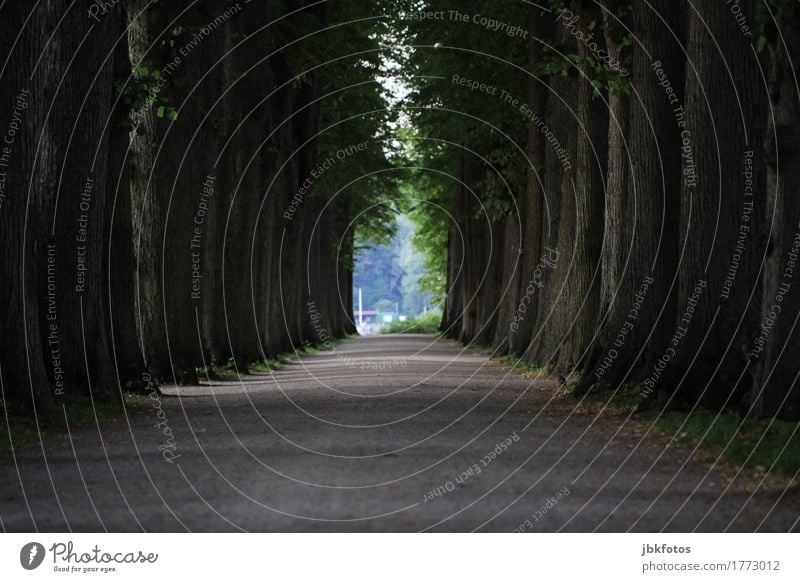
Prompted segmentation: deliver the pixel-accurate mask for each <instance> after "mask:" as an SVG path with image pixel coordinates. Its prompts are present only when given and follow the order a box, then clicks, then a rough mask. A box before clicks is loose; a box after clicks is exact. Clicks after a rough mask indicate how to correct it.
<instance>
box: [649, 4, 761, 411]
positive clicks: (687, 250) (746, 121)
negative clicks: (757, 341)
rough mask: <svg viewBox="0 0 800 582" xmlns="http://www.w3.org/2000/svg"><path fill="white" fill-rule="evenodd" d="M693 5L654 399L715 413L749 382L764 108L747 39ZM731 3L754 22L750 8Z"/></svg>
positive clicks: (725, 19)
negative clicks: (674, 236)
mask: <svg viewBox="0 0 800 582" xmlns="http://www.w3.org/2000/svg"><path fill="white" fill-rule="evenodd" d="M699 6H700V7H698V5H695V6H694V7H693V8H691V7H690V13H689V20H688V29H687V39H688V42H687V51H688V60H689V66H688V67H687V71H686V77H687V78H686V107H685V109H686V127H685V128H684V131H685V133H683V134H682V145H681V147H682V155H683V157H684V160H683V173H684V180H683V187H682V189H681V237H680V244H681V257H680V260H679V266H678V268H679V294H678V301H677V314H678V315H677V324H676V327H675V330H674V332H673V333H674V335H673V338H674V339H673V340H671V344H670V349H674V350H675V352H674V357H673V352H671V351H670V352H667V353H665V356H666V357H667V358H668V359H669V361H668V362H667V363H666V367H665V370H664V379H663V381H662V382H661V383H659V384H658V386H659V387H660V390H659V392H658V393H659V396H660V398H659V402H660V403H661V404H663V405H667V404H674V403H676V402H679V401H686V402H688V403H700V404H703V405H707V406H709V407H714V408H719V407H722V406H725V405H728V404H738V403H739V402H738V401H739V399H740V397H741V395H742V393H743V392H744V391H746V390H748V389H749V388H750V382H751V378H750V374H749V372H748V370H747V361H746V356H747V350H748V348H749V347H750V344H751V341H752V337H753V336H754V335H755V334H757V330H758V326H759V319H760V316H761V313H760V296H759V292H758V291H759V284H760V276H761V273H760V268H759V265H760V263H761V261H762V259H763V257H764V251H765V244H764V241H762V240H760V238H759V237H758V233H759V231H760V225H759V222H760V217H761V216H763V213H764V207H765V202H766V197H765V195H764V191H765V163H764V156H763V155H762V153H761V147H762V144H763V140H764V136H765V126H766V112H767V107H766V95H765V91H764V82H763V79H762V77H761V74H760V72H759V67H758V63H757V57H756V54H755V52H754V51H753V50H752V48H753V47H752V46H751V44H750V40H749V38H748V37H747V36H745V35H744V34H743V32H742V30H741V29H740V28H739V26H738V24H737V22H736V20H735V19H734V18H732V17H731V14H730V13H729V12H728V11H727V10H722V9H720V7H719V6H718V5H716V4H714V5H713V6H711V5H699ZM739 6H740V7H741V9H742V14H744V15H745V17H746V18H747V19H748V21H751V22H754V21H755V18H756V14H755V2H754V1H753V0H747V1H742V2H741V3H740V4H739ZM711 46H713V47H715V50H711V49H710V47H711ZM710 90H713V100H710V101H709V99H711V95H710V93H709V91H710ZM750 171H752V182H748V180H749V177H747V176H745V174H744V173H745V172H750Z"/></svg>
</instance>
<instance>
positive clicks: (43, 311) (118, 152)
mask: <svg viewBox="0 0 800 582" xmlns="http://www.w3.org/2000/svg"><path fill="white" fill-rule="evenodd" d="M336 4H337V6H336V7H332V6H331V7H329V6H327V5H325V4H320V3H317V2H310V1H309V2H304V3H299V4H298V3H297V2H284V1H281V0H274V1H270V2H252V3H238V4H237V3H230V2H223V1H221V0H200V1H198V2H193V3H189V4H188V5H185V4H181V3H169V2H145V1H140V0H125V1H122V2H116V3H113V6H112V5H111V4H109V5H108V6H106V7H104V9H103V10H96V9H95V10H92V11H87V9H86V6H84V5H81V4H77V3H76V4H75V5H69V6H67V5H66V4H61V3H40V4H35V5H30V6H28V5H27V4H25V3H22V2H11V3H7V4H5V5H3V6H2V7H0V15H1V16H0V30H2V34H0V39H2V40H0V46H2V48H3V51H2V53H3V56H4V59H3V62H4V65H3V68H2V69H1V70H0V78H1V79H2V81H0V140H3V139H5V141H4V142H3V143H2V145H0V172H1V173H0V185H2V190H0V194H2V198H1V199H0V200H2V205H1V206H0V224H2V229H0V238H1V239H2V241H1V242H0V247H1V248H2V254H3V255H2V261H0V270H2V273H0V275H2V284H1V285H0V289H1V291H0V292H1V293H2V296H1V297H0V298H1V299H2V301H3V306H4V309H3V314H2V349H1V350H0V386H2V390H3V397H4V403H5V404H6V405H7V406H8V407H11V408H16V409H19V410H20V411H25V410H27V411H31V410H32V409H33V408H36V410H37V411H38V412H40V413H41V412H45V413H47V412H49V411H50V410H52V409H53V406H54V405H57V404H58V402H59V399H61V398H64V397H67V396H70V395H81V394H88V393H89V392H90V391H91V393H93V394H94V395H99V394H102V393H118V392H119V391H120V390H121V389H123V388H125V387H131V386H137V385H139V386H141V385H142V383H143V377H152V378H154V379H156V380H157V381H159V382H177V383H193V382H196V381H197V380H198V371H201V372H202V371H203V370H204V369H205V368H207V367H209V366H211V365H214V364H217V365H227V364H230V365H232V366H234V367H235V369H236V370H238V371H239V372H241V373H246V372H247V369H248V365H250V364H251V363H254V362H257V361H259V360H263V359H265V358H268V357H270V356H271V355H273V354H276V353H278V352H281V351H286V350H289V349H292V347H296V346H301V345H303V344H306V343H312V344H314V343H321V342H324V341H326V340H327V339H328V338H329V337H332V336H336V335H342V334H344V333H346V332H348V331H351V330H352V329H353V325H354V324H353V322H352V314H351V312H350V305H351V301H352V292H351V290H350V288H351V286H352V284H351V277H352V254H353V241H354V240H355V236H356V230H357V229H365V231H369V230H370V229H372V230H373V231H376V232H379V231H383V230H386V229H391V220H390V218H391V216H392V214H391V212H390V211H389V209H387V208H385V207H381V205H380V204H379V205H378V206H377V207H376V209H375V210H370V209H368V208H367V209H365V208H364V206H366V205H365V201H366V200H369V201H370V203H372V202H375V201H380V200H382V199H387V200H388V199H389V198H390V197H395V193H394V189H395V182H394V181H393V180H391V179H390V180H380V179H379V177H378V176H379V175H380V173H381V172H385V171H387V170H388V169H389V168H390V163H389V160H388V156H389V152H390V150H391V147H389V148H387V147H386V146H385V145H384V142H385V141H386V140H385V137H384V136H385V132H386V127H387V125H388V124H387V120H388V119H389V117H390V116H391V112H390V111H388V110H387V108H386V101H385V98H384V95H383V93H382V91H383V90H382V88H381V86H380V85H379V84H378V83H377V82H376V76H377V75H378V74H379V73H380V70H381V67H382V58H381V53H382V50H383V49H381V47H380V42H379V40H380V38H381V37H382V36H383V34H382V33H381V27H385V26H386V24H385V23H382V22H376V18H375V16H376V15H380V14H384V13H387V11H388V9H387V6H388V2H386V1H382V0H374V1H372V0H370V1H367V2H359V3H354V2H337V3H336ZM384 206H385V205H384ZM317 313H320V314H322V320H320V319H318V318H317V316H316V314H317ZM145 372H147V373H148V374H149V376H144V374H145Z"/></svg>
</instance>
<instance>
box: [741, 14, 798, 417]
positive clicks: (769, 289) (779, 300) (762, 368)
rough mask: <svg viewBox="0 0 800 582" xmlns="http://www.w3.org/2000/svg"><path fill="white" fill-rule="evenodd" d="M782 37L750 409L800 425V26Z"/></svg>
mask: <svg viewBox="0 0 800 582" xmlns="http://www.w3.org/2000/svg"><path fill="white" fill-rule="evenodd" d="M780 33H781V34H780V35H779V36H778V35H775V46H774V48H773V50H774V52H773V56H772V62H771V66H770V71H769V76H770V86H771V93H772V95H771V100H772V103H773V106H772V111H773V114H774V120H775V123H774V125H770V132H769V135H768V138H767V140H766V146H767V148H766V150H767V159H768V164H769V167H768V175H769V180H768V191H769V193H770V200H769V204H768V205H767V207H766V209H765V211H766V212H765V214H766V215H767V216H768V217H770V218H773V217H774V218H773V221H772V224H770V225H769V227H770V230H771V233H772V239H771V243H772V244H771V245H770V247H771V251H770V253H769V257H768V260H767V262H766V265H765V273H764V300H763V303H762V310H761V317H762V320H761V321H762V323H763V324H764V327H763V328H762V329H759V330H758V331H757V333H756V335H755V337H754V338H753V339H752V341H751V343H750V345H749V354H750V360H751V362H753V363H754V366H755V382H754V385H753V389H752V392H751V393H750V394H749V398H748V400H747V403H746V404H748V405H749V410H748V412H749V413H750V414H751V415H753V416H758V417H771V416H778V417H779V418H783V419H786V420H798V419H800V385H799V384H798V367H797V361H796V360H795V357H796V354H797V353H798V352H800V321H799V320H800V280H798V277H797V272H796V271H795V267H794V266H793V265H792V263H793V262H794V261H796V260H797V255H798V251H799V250H800V197H798V196H797V194H796V192H795V190H796V189H797V187H798V184H800V127H798V125H797V120H798V118H800V94H798V88H797V78H798V73H799V72H800V71H798V68H799V65H798V63H800V26H798V22H797V21H787V22H782V23H780ZM756 151H758V150H756Z"/></svg>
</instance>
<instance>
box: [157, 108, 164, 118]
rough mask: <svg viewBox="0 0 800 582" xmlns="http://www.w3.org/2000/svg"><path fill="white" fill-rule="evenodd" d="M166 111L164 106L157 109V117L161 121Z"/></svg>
mask: <svg viewBox="0 0 800 582" xmlns="http://www.w3.org/2000/svg"><path fill="white" fill-rule="evenodd" d="M164 109H165V107H164V106H163V105H161V106H160V107H159V108H158V109H156V117H158V118H159V119H161V118H162V117H164Z"/></svg>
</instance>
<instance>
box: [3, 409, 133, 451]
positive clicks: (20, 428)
mask: <svg viewBox="0 0 800 582" xmlns="http://www.w3.org/2000/svg"><path fill="white" fill-rule="evenodd" d="M56 406H57V408H56V409H55V410H54V412H53V414H52V416H48V417H43V416H40V417H39V419H38V423H37V421H36V420H35V419H34V418H33V417H31V416H22V415H19V414H14V413H13V412H11V411H8V410H6V409H4V408H2V407H0V414H1V415H2V424H3V426H2V430H0V458H3V459H5V458H8V457H10V456H11V445H12V437H13V445H14V449H15V450H17V449H20V448H22V447H28V446H30V445H32V444H35V443H38V442H39V435H41V437H42V438H43V439H49V438H52V437H54V436H56V435H61V436H65V435H67V422H69V430H70V431H72V432H74V431H75V430H77V429H80V428H84V427H87V426H94V425H95V423H100V424H101V425H102V424H105V423H108V422H114V421H119V420H122V419H123V418H124V417H125V413H126V412H127V413H128V414H133V413H136V412H138V411H143V410H146V409H147V406H148V402H147V396H146V395H142V394H125V395H124V400H123V401H122V402H121V401H120V400H118V399H115V398H95V399H94V403H92V400H91V399H90V398H87V397H74V396H70V397H66V398H63V399H59V400H58V402H57V403H56ZM61 406H63V407H64V409H63V410H62V409H61ZM123 406H124V409H123ZM65 411H66V417H67V418H66V420H65V418H64V417H65Z"/></svg>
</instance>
